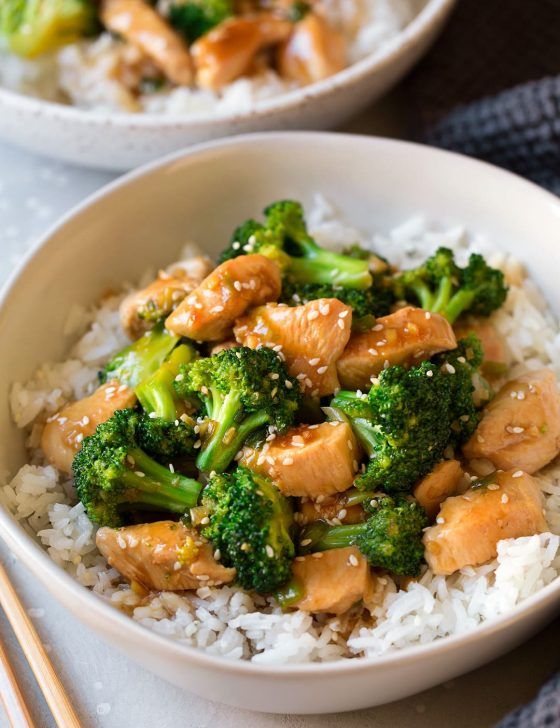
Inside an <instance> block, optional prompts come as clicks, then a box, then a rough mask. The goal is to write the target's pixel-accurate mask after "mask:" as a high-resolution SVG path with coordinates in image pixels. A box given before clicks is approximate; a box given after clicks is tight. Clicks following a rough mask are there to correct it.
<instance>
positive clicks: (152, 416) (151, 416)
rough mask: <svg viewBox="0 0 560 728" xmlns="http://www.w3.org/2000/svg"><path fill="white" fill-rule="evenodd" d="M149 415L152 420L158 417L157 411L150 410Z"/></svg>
mask: <svg viewBox="0 0 560 728" xmlns="http://www.w3.org/2000/svg"><path fill="white" fill-rule="evenodd" d="M148 417H149V418H150V419H151V420H155V419H156V417H157V414H156V413H155V412H150V414H149V415H148Z"/></svg>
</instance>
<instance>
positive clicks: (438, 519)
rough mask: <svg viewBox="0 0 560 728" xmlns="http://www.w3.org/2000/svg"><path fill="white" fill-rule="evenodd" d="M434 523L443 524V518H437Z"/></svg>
mask: <svg viewBox="0 0 560 728" xmlns="http://www.w3.org/2000/svg"><path fill="white" fill-rule="evenodd" d="M436 523H445V518H442V517H441V516H438V517H437V518H436Z"/></svg>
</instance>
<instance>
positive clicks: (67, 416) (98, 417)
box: [41, 379, 136, 473]
mask: <svg viewBox="0 0 560 728" xmlns="http://www.w3.org/2000/svg"><path fill="white" fill-rule="evenodd" d="M135 404H136V395H135V394H134V391H133V390H132V389H130V388H129V387H126V386H125V385H124V384H120V382H118V381H117V380H116V379H114V380H112V381H110V382H107V383H106V384H103V385H102V386H101V387H99V388H98V389H96V390H95V392H94V393H93V394H91V395H90V396H89V397H84V399H80V400H78V401H77V402H72V404H69V405H68V406H66V407H64V409H62V410H60V412H58V413H57V414H56V415H53V416H52V417H50V418H49V419H48V420H47V424H46V425H45V429H44V430H43V434H42V436H41V448H42V450H43V452H44V453H45V455H46V456H47V458H48V459H49V461H50V462H51V463H52V464H53V465H54V466H55V468H58V470H62V471H63V472H64V473H70V472H71V470H72V460H73V459H74V455H75V454H76V453H77V452H78V450H79V449H80V448H81V446H82V440H83V439H84V437H87V436H88V435H93V433H94V432H95V428H96V427H97V425H100V424H101V423H102V422H106V421H107V420H108V419H109V418H110V417H111V416H112V415H113V414H114V413H115V412H116V411H117V410H120V409H126V408H127V407H134V405H135Z"/></svg>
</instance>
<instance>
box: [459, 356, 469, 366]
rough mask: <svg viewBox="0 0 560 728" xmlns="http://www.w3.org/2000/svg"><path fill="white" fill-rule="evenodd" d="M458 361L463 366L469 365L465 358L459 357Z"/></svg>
mask: <svg viewBox="0 0 560 728" xmlns="http://www.w3.org/2000/svg"><path fill="white" fill-rule="evenodd" d="M457 361H458V362H460V363H461V364H466V363H467V360H466V359H465V357H464V356H458V357H457Z"/></svg>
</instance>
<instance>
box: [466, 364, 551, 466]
mask: <svg viewBox="0 0 560 728" xmlns="http://www.w3.org/2000/svg"><path fill="white" fill-rule="evenodd" d="M559 451H560V399H559V394H558V386H557V384H556V377H555V375H554V373H553V372H552V371H550V370H549V369H541V370H539V371H534V372H529V373H528V374H525V375H523V376H522V377H519V378H518V379H513V380H512V381H510V382H508V383H507V384H505V385H504V386H503V387H502V389H500V391H499V392H498V394H497V395H496V396H495V397H494V399H493V400H492V401H491V402H490V404H489V405H488V406H487V407H486V408H485V409H484V412H483V416H482V420H481V422H480V424H479V425H478V427H477V429H476V431H475V433H474V435H473V436H472V437H471V439H470V440H469V441H468V442H467V443H466V445H465V446H464V448H463V452H464V454H465V456H466V457H467V458H468V459H469V460H474V459H478V458H484V459H487V460H490V462H491V463H492V464H493V465H494V466H495V467H496V468H502V469H503V470H507V469H508V468H521V469H522V470H525V471H526V472H528V473H535V472H536V471H537V470H540V469H541V468H543V467H544V466H545V465H547V464H548V463H549V462H550V461H551V460H553V459H554V458H555V457H556V456H557V455H558V452H559Z"/></svg>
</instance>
